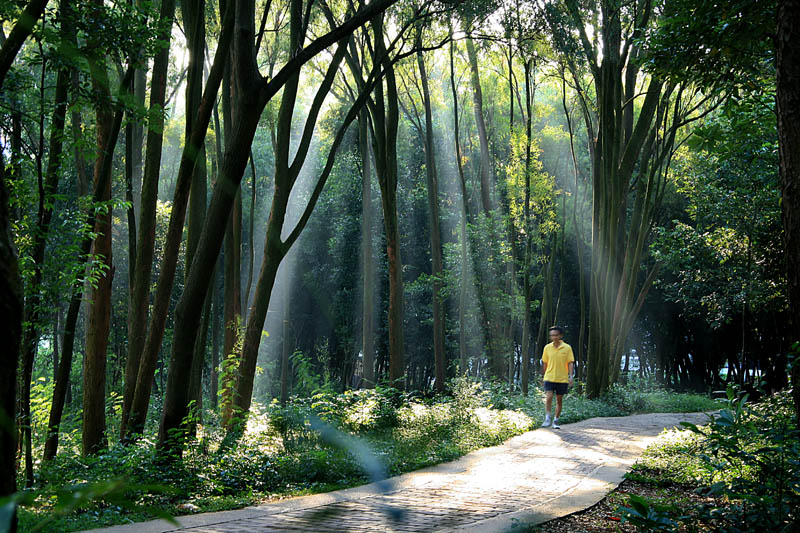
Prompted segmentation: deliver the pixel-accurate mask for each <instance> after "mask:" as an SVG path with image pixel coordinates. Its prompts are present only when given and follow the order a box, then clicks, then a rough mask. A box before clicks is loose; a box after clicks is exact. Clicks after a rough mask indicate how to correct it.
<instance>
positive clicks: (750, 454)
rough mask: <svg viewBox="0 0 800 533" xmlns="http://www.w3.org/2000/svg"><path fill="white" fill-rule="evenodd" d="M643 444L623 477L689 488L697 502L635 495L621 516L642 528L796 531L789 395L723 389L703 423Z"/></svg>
mask: <svg viewBox="0 0 800 533" xmlns="http://www.w3.org/2000/svg"><path fill="white" fill-rule="evenodd" d="M684 425H685V426H686V429H685V430H682V431H672V432H669V433H667V434H666V435H663V436H662V437H661V438H660V439H659V441H657V442H656V443H655V444H654V445H652V446H651V447H650V448H648V449H647V450H646V451H645V453H644V455H643V456H642V458H641V460H640V461H639V462H638V463H637V464H636V465H634V467H633V470H632V471H631V472H630V473H629V474H628V476H627V477H628V479H631V480H634V481H637V482H640V483H645V484H647V485H650V486H660V487H671V486H672V487H680V488H681V489H684V490H685V489H691V490H693V491H694V492H695V493H696V494H698V495H700V496H702V498H701V501H702V503H699V504H694V505H676V504H675V503H674V502H671V503H670V505H667V506H664V502H657V501H648V500H646V499H644V498H632V499H631V501H630V502H629V507H626V508H622V509H621V514H622V515H623V517H625V519H626V520H627V521H629V522H631V523H633V524H635V525H636V526H638V527H639V529H641V530H642V531H655V530H658V531H687V530H688V531H697V530H713V531H722V532H744V531H774V532H790V531H797V530H798V529H797V528H798V526H799V525H800V513H798V510H800V432H799V431H798V428H797V427H796V423H795V418H794V410H793V403H792V398H791V395H790V393H789V392H780V393H778V394H775V395H773V396H769V397H766V398H765V399H763V400H761V401H759V402H757V403H752V404H751V403H748V402H747V395H741V394H737V392H736V390H735V389H734V388H729V389H728V401H727V405H726V406H725V408H724V409H722V410H721V411H720V412H719V413H718V414H717V415H715V416H714V417H713V418H710V419H709V423H708V424H707V425H705V426H699V427H698V426H695V425H692V424H684Z"/></svg>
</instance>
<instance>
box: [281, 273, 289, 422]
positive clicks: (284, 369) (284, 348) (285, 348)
mask: <svg viewBox="0 0 800 533" xmlns="http://www.w3.org/2000/svg"><path fill="white" fill-rule="evenodd" d="M281 294H283V329H282V331H281V406H282V407H286V403H287V402H288V401H289V379H290V376H289V269H288V268H287V269H286V275H285V276H284V278H283V287H281Z"/></svg>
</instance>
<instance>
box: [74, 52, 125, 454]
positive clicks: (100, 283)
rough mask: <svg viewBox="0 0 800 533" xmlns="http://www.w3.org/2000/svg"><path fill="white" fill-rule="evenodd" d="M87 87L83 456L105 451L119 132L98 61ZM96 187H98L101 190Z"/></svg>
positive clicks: (105, 75) (94, 61) (93, 61)
mask: <svg viewBox="0 0 800 533" xmlns="http://www.w3.org/2000/svg"><path fill="white" fill-rule="evenodd" d="M89 63H90V69H91V73H92V87H93V90H94V92H95V94H96V95H98V97H100V98H101V99H102V100H101V103H99V104H97V105H96V108H95V109H96V110H95V115H96V126H95V128H96V135H97V156H96V159H95V165H94V184H95V188H96V190H98V191H99V192H100V201H101V202H106V206H105V207H104V208H102V209H100V211H99V213H98V214H97V217H96V219H95V224H94V233H95V235H97V236H96V237H95V239H94V243H93V244H92V253H93V255H94V256H95V262H96V263H97V264H98V265H100V268H101V270H100V271H99V272H98V273H97V274H96V278H95V281H94V283H93V284H92V287H91V289H90V291H89V294H90V295H89V302H90V303H89V317H88V323H87V326H86V353H85V355H84V358H83V433H82V451H83V454H84V455H89V454H94V453H97V452H98V451H100V450H102V449H104V448H106V446H107V445H108V442H107V440H106V417H105V409H106V405H105V399H106V358H107V351H108V336H109V332H110V328H111V282H112V279H113V277H114V270H113V268H114V266H113V261H112V257H111V222H112V209H111V205H110V201H111V178H110V176H109V175H108V174H111V171H112V160H113V157H114V149H115V148H116V144H117V137H118V135H119V131H118V130H117V131H116V132H114V131H112V128H113V125H114V124H113V123H114V115H113V112H112V110H111V108H110V104H109V103H108V102H110V91H109V79H108V73H107V71H106V64H105V58H104V57H102V56H101V57H95V58H92V59H90V61H89ZM101 184H102V185H101Z"/></svg>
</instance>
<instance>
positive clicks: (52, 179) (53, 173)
mask: <svg viewBox="0 0 800 533" xmlns="http://www.w3.org/2000/svg"><path fill="white" fill-rule="evenodd" d="M67 9H69V5H68V4H67V3H66V2H62V4H61V10H62V11H61V12H62V13H65V12H66V10H67ZM69 82H70V72H69V70H66V69H60V70H59V71H58V76H57V78H56V92H55V109H54V111H53V120H52V124H51V130H50V150H49V156H48V163H47V175H46V177H45V182H44V188H43V189H42V190H41V191H40V195H41V196H40V198H39V211H38V214H37V226H38V230H37V231H36V233H35V235H34V245H33V254H32V255H33V264H34V274H33V279H32V280H31V284H30V292H31V296H30V297H29V301H28V306H27V308H26V310H25V314H26V318H25V324H26V327H25V332H24V338H23V346H22V349H23V356H22V364H23V377H22V390H21V399H22V403H23V413H22V419H21V424H22V426H23V432H24V439H25V441H26V442H25V445H26V449H30V446H31V418H30V416H31V413H30V387H31V377H32V373H33V362H34V358H35V355H36V351H37V348H38V345H39V331H38V324H39V315H40V307H41V305H42V302H41V284H42V267H43V264H44V253H45V245H46V244H47V236H48V233H49V229H50V220H51V219H52V215H53V204H54V203H55V200H54V199H53V198H52V196H53V194H55V193H56V192H57V191H58V180H59V173H60V171H61V153H62V149H63V145H64V143H63V135H64V123H65V121H66V111H67V110H66V106H67V90H68V88H69ZM56 374H57V372H54V374H53V375H54V376H55V375H56ZM25 486H26V487H32V486H33V464H32V457H30V453H27V452H26V458H25Z"/></svg>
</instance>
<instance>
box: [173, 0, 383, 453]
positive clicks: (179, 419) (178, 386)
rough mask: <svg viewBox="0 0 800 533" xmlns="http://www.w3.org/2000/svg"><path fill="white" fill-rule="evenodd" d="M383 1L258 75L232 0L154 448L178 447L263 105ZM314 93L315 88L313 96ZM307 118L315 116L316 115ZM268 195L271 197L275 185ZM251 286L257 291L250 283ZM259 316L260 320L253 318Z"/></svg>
mask: <svg viewBox="0 0 800 533" xmlns="http://www.w3.org/2000/svg"><path fill="white" fill-rule="evenodd" d="M391 3H392V0H384V1H383V2H381V1H377V2H373V3H370V4H369V5H367V6H366V7H364V8H362V9H361V10H360V11H358V12H357V13H356V14H354V15H353V16H351V17H350V18H349V19H348V20H347V21H346V22H344V23H343V24H341V25H340V26H337V27H336V28H334V29H333V30H331V31H330V32H328V33H326V34H325V35H323V36H321V37H319V38H317V39H315V40H314V41H313V42H311V43H310V44H309V45H308V46H306V47H305V48H300V49H296V50H297V51H296V53H295V54H294V55H293V57H292V58H291V59H290V60H289V61H288V62H287V63H286V65H284V67H283V68H282V69H281V70H280V71H279V72H278V73H277V74H275V76H273V77H272V78H270V79H269V80H264V79H262V78H261V76H260V74H259V73H258V68H257V65H256V61H255V57H254V50H253V45H252V43H253V40H254V28H253V27H252V22H253V13H254V5H253V3H252V2H245V1H242V2H237V3H236V4H235V5H236V19H237V24H236V28H237V31H236V37H237V38H236V40H235V42H234V51H235V54H234V57H235V58H236V62H235V65H234V71H235V72H236V73H237V75H236V76H235V79H236V84H237V91H239V93H238V96H237V105H236V110H235V112H236V120H235V121H234V127H233V131H232V135H230V136H228V135H226V139H225V142H226V149H225V157H224V160H223V163H222V168H221V171H220V179H219V181H218V182H217V184H216V185H215V186H214V192H213V194H212V198H211V204H210V206H209V209H208V214H207V217H206V222H205V225H204V228H203V233H202V235H201V238H200V243H199V244H198V247H197V251H196V252H195V257H194V260H193V261H192V266H191V267H190V269H189V279H188V280H187V283H186V286H185V288H184V291H183V294H182V295H181V297H180V300H179V301H178V306H177V310H176V314H175V335H174V337H173V343H172V354H171V356H170V363H169V373H168V377H167V389H166V396H165V400H164V410H163V414H162V418H161V425H160V428H159V436H158V448H159V450H161V451H162V452H164V453H167V454H174V455H180V453H181V452H182V447H183V443H184V434H183V431H184V428H183V420H184V419H185V417H186V414H187V404H188V395H187V391H186V388H185V383H186V381H187V379H188V375H187V372H188V371H189V368H190V364H191V358H192V347H193V343H192V340H193V339H194V336H195V335H196V334H197V330H198V327H199V322H200V316H201V313H200V311H201V307H202V300H203V298H204V297H205V293H206V290H207V288H208V283H209V281H210V278H211V274H212V272H213V266H214V259H215V258H216V256H217V255H218V254H219V250H220V246H221V243H222V235H223V234H224V230H225V224H224V221H225V220H227V219H228V218H229V217H230V212H231V208H232V206H233V201H234V196H235V194H236V193H237V191H238V189H239V185H240V183H241V180H242V177H243V174H244V170H245V168H246V166H247V158H248V156H249V153H250V150H249V148H250V145H251V143H252V141H253V136H254V135H255V131H256V128H257V127H258V122H259V119H260V116H261V113H262V112H263V110H264V107H265V106H266V104H267V103H268V102H269V101H270V99H271V98H272V97H273V96H274V95H275V94H276V93H277V92H278V90H279V89H281V88H282V87H284V86H285V85H287V83H288V82H289V81H290V80H291V79H292V78H293V77H294V76H295V75H296V73H297V72H299V70H300V68H301V67H302V66H303V65H304V64H305V63H306V62H308V61H309V60H310V59H311V58H312V57H314V56H315V55H316V54H317V53H319V52H320V51H322V50H323V49H325V48H327V47H328V46H330V45H332V44H334V43H336V42H339V41H341V40H343V39H346V38H347V37H348V36H349V35H350V33H352V32H353V31H354V30H355V29H356V28H358V27H359V26H361V25H362V24H364V23H365V22H366V21H368V20H371V19H373V18H374V17H375V16H376V15H378V14H379V13H381V12H382V11H383V10H385V9H386V8H387V7H388V6H389V5H391ZM232 11H233V10H232V9H226V13H225V16H226V18H227V17H228V15H229V13H231V12H232ZM300 11H302V9H300ZM296 12H297V9H296V8H294V7H293V14H292V17H295V16H296ZM293 24H294V23H293ZM223 27H225V25H223ZM292 31H294V30H292ZM337 53H338V52H337ZM212 71H213V68H212ZM333 74H335V72H330V78H331V79H330V81H329V82H328V81H327V75H326V83H332V82H333ZM325 93H327V91H325ZM319 94H320V93H319V91H318V95H317V96H318V97H319ZM317 105H318V106H321V105H322V102H319V103H318V104H317V102H316V100H315V106H317ZM351 115H352V116H351ZM348 118H349V120H350V121H352V120H353V119H354V118H355V116H354V115H353V113H351V114H350V115H348ZM314 120H315V121H316V117H315V119H314ZM340 133H341V131H340ZM342 135H343V134H342ZM342 135H340V134H337V138H336V140H335V141H334V146H337V145H338V143H340V142H341V136H342ZM310 142H311V132H308V135H307V136H306V132H304V138H303V140H302V141H301V145H304V146H305V150H307V146H308V145H309V144H310ZM302 160H304V157H303V158H301V159H300V161H302ZM332 164H333V163H332V160H331V158H330V157H329V160H328V163H327V164H326V167H325V168H326V170H325V172H326V173H330V169H331V168H332ZM299 170H300V169H299V168H296V169H293V172H297V173H299ZM295 176H296V174H295ZM322 185H324V180H320V182H318V186H317V188H316V189H315V190H314V193H313V196H312V201H311V202H309V205H308V207H307V208H306V211H305V212H304V213H303V216H302V217H301V220H300V222H298V225H297V226H296V227H295V229H294V230H293V231H292V233H291V234H290V235H289V237H287V240H286V244H290V243H291V242H294V240H296V239H297V236H298V235H299V232H300V231H302V228H303V227H304V225H305V223H306V222H307V220H308V217H309V216H310V214H311V209H313V205H314V202H315V201H316V198H318V197H319V194H320V193H321V186H322ZM275 196H276V197H279V191H278V188H277V186H276V191H275ZM274 201H275V199H274V198H273V202H274ZM270 216H272V215H270ZM262 268H263V267H262ZM256 290H257V291H258V288H257V289H256ZM255 303H256V308H255V309H253V310H252V311H251V313H249V318H248V324H247V328H246V332H245V343H244V346H243V348H242V361H241V363H244V362H245V361H246V360H247V359H249V358H251V357H254V355H253V354H254V353H255V355H257V351H258V344H257V343H258V342H260V338H261V329H262V328H263V317H264V316H265V315H266V310H264V315H262V316H260V317H258V316H257V314H256V311H257V310H258V306H259V305H261V302H260V301H259V298H258V297H256V298H255ZM259 318H260V324H258V322H257V321H258V320H259ZM254 333H255V334H257V335H256V337H257V338H256V339H252V340H248V338H249V336H251V335H253V334H254ZM251 387H252V384H251ZM239 397H240V396H238V395H237V398H239ZM241 397H244V396H241ZM248 401H249V398H248Z"/></svg>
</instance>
